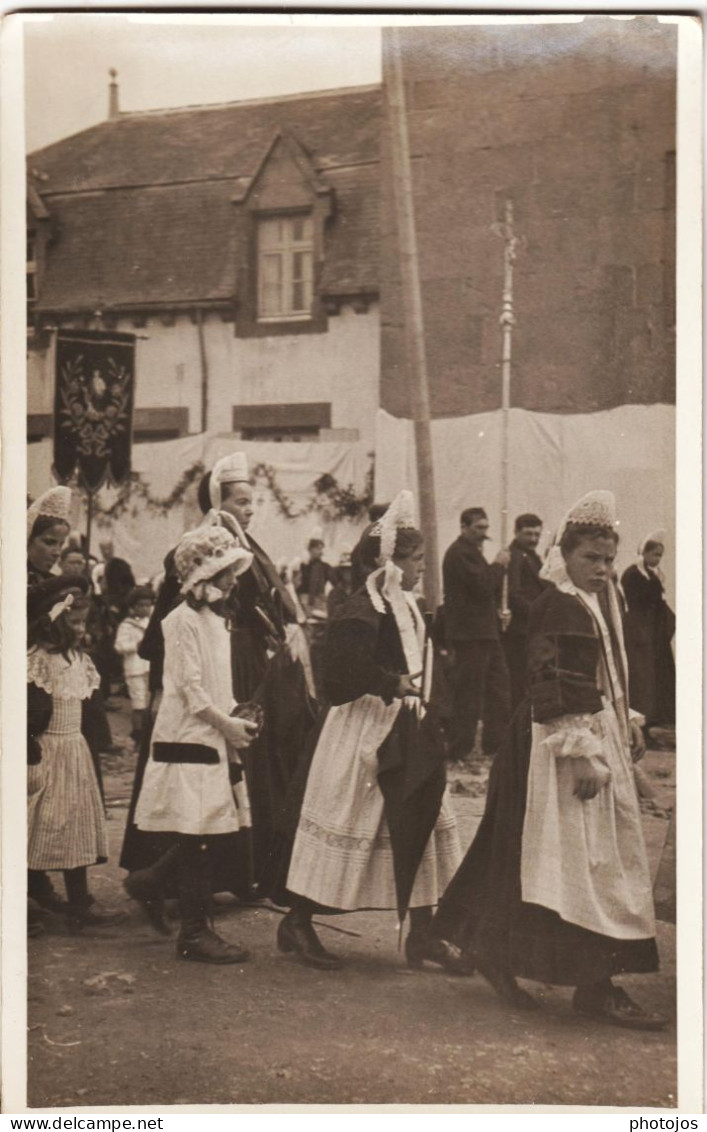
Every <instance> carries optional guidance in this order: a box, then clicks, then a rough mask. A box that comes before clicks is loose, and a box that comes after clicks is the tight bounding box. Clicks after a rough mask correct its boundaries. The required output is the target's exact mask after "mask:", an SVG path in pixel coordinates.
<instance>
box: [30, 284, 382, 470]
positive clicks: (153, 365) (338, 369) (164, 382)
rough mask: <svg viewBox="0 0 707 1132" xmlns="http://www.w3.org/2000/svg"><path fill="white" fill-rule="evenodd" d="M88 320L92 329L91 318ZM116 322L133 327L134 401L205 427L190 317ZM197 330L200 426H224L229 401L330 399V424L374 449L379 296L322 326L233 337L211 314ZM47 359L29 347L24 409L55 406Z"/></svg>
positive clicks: (46, 352) (228, 325)
mask: <svg viewBox="0 0 707 1132" xmlns="http://www.w3.org/2000/svg"><path fill="white" fill-rule="evenodd" d="M91 325H92V326H93V327H94V328H98V323H92V324H91ZM115 329H116V330H121V331H126V332H128V333H134V334H136V335H138V340H137V362H136V374H137V384H136V398H135V407H136V408H138V409H144V408H157V407H170V408H178V407H185V408H187V409H188V411H189V431H190V432H194V433H196V432H202V431H204V429H203V424H202V420H201V396H202V394H201V374H202V368H201V355H200V348H199V332H198V327H197V325H196V324H195V322H194V321H193V320H192V319H191V318H190V317H189V316H187V315H178V316H176V317H175V318H174V320H173V324H172V325H165V323H164V321H163V320H162V319H160V318H148V319H147V322H146V324H145V326H144V327H141V328H139V329H136V328H135V326H134V325H133V323H132V322H131V321H130V320H129V319H121V320H119V321H118V323H117V325H116V326H115ZM203 329H204V347H205V352H206V357H207V363H208V370H209V396H208V421H207V431H211V432H230V431H231V429H232V420H233V406H234V405H258V404H265V405H270V404H279V403H285V404H294V403H299V402H330V403H331V406H332V417H331V427H332V429H333V430H338V429H345V430H348V431H349V432H351V430H353V431H355V432H358V438H359V439H360V440H362V441H366V442H369V443H370V446H371V450H372V449H373V444H374V434H375V413H376V410H377V408H378V379H379V371H380V345H379V339H380V326H379V312H378V307H377V304H372V305H371V307H370V308H369V310H368V311H366V312H364V313H360V314H357V313H355V312H354V310H353V308H352V307H350V306H348V305H344V306H343V307H342V309H341V312H340V313H339V314H337V315H333V316H331V317H330V318H329V320H328V329H327V331H326V332H325V333H323V334H306V335H292V336H289V335H279V336H277V337H273V338H236V337H235V335H234V331H233V322H224V321H222V319H221V317H220V316H219V315H218V314H207V315H205V317H204V324H203ZM52 365H53V362H52V351H51V349H49V348H45V349H43V350H41V351H39V350H31V351H30V352H29V354H28V375H27V389H28V412H29V413H31V414H50V413H51V412H52V411H53V398H54V377H53V373H52ZM351 438H353V437H351Z"/></svg>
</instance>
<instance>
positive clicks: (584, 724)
mask: <svg viewBox="0 0 707 1132" xmlns="http://www.w3.org/2000/svg"><path fill="white" fill-rule="evenodd" d="M542 727H543V729H544V731H545V733H546V734H545V738H544V739H543V740H542V743H541V747H542V749H543V750H544V751H545V752H546V753H547V754H548V755H550V756H552V757H553V758H556V759H562V758H574V759H577V758H585V759H592V758H601V757H602V741H601V724H600V722H599V720H598V719H597V718H596V717H595V716H593V715H563V716H559V717H558V718H557V719H552V720H548V722H547V723H543V724H542Z"/></svg>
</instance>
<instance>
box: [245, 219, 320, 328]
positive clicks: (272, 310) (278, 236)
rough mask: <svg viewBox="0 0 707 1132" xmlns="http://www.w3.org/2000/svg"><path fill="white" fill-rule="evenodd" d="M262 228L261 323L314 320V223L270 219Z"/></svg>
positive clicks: (259, 299)
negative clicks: (312, 318)
mask: <svg viewBox="0 0 707 1132" xmlns="http://www.w3.org/2000/svg"><path fill="white" fill-rule="evenodd" d="M257 226H258V266H257V271H258V322H268V321H270V322H282V321H283V320H285V319H292V320H298V319H309V318H311V317H312V295H313V286H312V284H313V276H314V221H313V219H312V216H311V214H309V215H307V214H299V215H294V216H269V217H265V218H261V219H259V220H258V221H257Z"/></svg>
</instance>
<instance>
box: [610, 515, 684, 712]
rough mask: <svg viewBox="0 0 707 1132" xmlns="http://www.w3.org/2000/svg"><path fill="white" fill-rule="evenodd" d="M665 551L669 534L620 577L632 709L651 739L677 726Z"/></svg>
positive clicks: (645, 548)
mask: <svg viewBox="0 0 707 1132" xmlns="http://www.w3.org/2000/svg"><path fill="white" fill-rule="evenodd" d="M664 549H665V532H663V531H657V532H655V534H652V535H650V536H649V537H648V538H647V539H644V541H643V542H642V543H641V545H640V547H639V549H638V560H637V562H635V563H634V565H633V566H629V568H628V570H626V571H625V572H624V574H623V576H622V578H621V586H622V589H623V592H624V597H625V599H626V606H627V609H626V614H625V618H624V637H625V639H626V652H627V654H628V679H629V687H630V690H631V706H632V707H635V708H636V710H637V711H640V712H641V714H642V715H644V716H645V719H646V734H647V731H648V728H650V727H651V726H653V725H656V724H666V723H667V724H674V723H675V660H674V658H673V650H672V647H671V641H672V639H673V635H674V633H675V614H674V613H673V611H672V609H671V608H670V606H669V605H668V603H667V601H666V599H665V577H664V575H663V572H662V570H661V568H660V561H661V558H662V557H663V552H664Z"/></svg>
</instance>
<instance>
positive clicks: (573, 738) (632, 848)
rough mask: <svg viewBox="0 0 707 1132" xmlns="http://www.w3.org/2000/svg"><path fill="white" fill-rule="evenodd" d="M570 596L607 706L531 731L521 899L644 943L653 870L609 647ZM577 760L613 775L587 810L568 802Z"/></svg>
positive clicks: (650, 928) (594, 607)
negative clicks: (592, 643)
mask: <svg viewBox="0 0 707 1132" xmlns="http://www.w3.org/2000/svg"><path fill="white" fill-rule="evenodd" d="M573 592H575V593H576V596H577V597H578V598H579V599H580V600H582V601H583V602H584V604H585V605H586V606H587V607H588V608H589V610H590V612H591V613H592V615H593V617H594V620H595V622H596V624H597V631H598V633H599V636H600V640H601V642H602V645H603V652H604V657H605V663H601V664H600V672H599V684H600V687H601V689H602V691H603V693H604V695H603V697H602V698H603V705H604V706H603V709H602V711H600V712H598V713H597V714H589V715H567V716H562V717H560V718H559V719H556V720H551V721H549V722H547V723H533V731H532V748H531V754H530V767H529V771H528V796H527V803H526V810H525V821H524V825H523V843H522V856H521V886H522V898H523V900H524V901H525V902H526V903H530V904H539V905H541V906H542V907H544V908H550V909H551V910H552V911H554V912H557V914H558V915H559V916H560V917H561V918H562V919H563V920H566V921H567V922H568V923H571V924H577V925H578V926H579V927H582V928H586V929H587V930H589V931H593V932H597V933H599V934H600V935H604V936H609V937H611V938H613V939H651V938H652V937H653V936H654V935H655V916H654V911H653V899H652V893H651V882H650V870H649V866H648V858H647V855H646V848H645V843H644V839H643V829H642V826H641V814H640V809H639V804H638V796H637V794H636V787H635V782H634V774H633V763H632V760H631V754H630V749H629V742H628V733H627V728H626V722H625V721H626V718H627V713H626V710H625V705H624V702H623V697H622V696H621V695H617V692H618V690H619V689H620V681H619V679H618V675H617V671H616V663H615V658H614V656H613V653H612V648H611V638H610V636H609V631H608V628H607V626H606V623H605V621H604V618H603V616H602V613H601V610H600V608H599V604H598V601H596V600H592V597H591V596H590V595H586V594H582V592H581V591H573ZM619 631H620V630H619ZM578 755H585V756H586V757H588V758H591V759H593V760H595V761H596V764H597V765H598V766H599V767H601V768H603V769H604V770H606V771H608V772H609V775H610V778H609V780H608V781H607V782H606V784H605V785H604V786H603V787H602V788H601V789H600V790H599V792H598V794H597V795H596V797H595V798H593V799H591V800H590V801H587V802H582V801H580V799H579V798H576V797H575V796H574V780H573V777H572V758H573V756H574V757H576V756H578Z"/></svg>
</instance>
